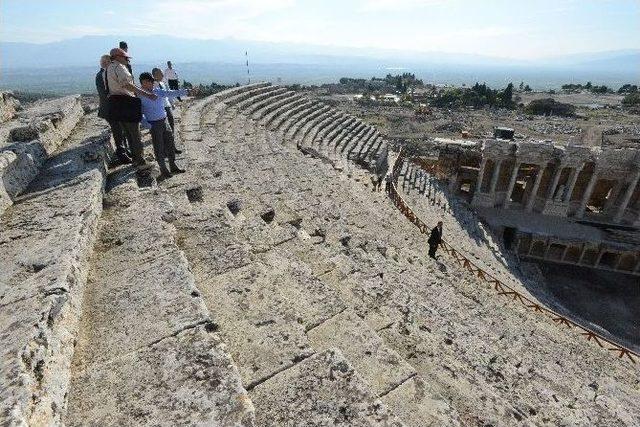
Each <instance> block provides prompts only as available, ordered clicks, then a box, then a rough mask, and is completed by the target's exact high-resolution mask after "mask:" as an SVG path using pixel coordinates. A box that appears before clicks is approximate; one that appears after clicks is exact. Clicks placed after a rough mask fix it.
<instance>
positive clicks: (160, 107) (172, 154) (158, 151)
mask: <svg viewBox="0 0 640 427" xmlns="http://www.w3.org/2000/svg"><path fill="white" fill-rule="evenodd" d="M154 83H155V80H154V78H153V76H152V75H151V74H150V73H142V74H140V85H141V86H142V88H143V89H144V90H147V91H150V92H153V93H154V94H155V95H157V99H155V100H152V99H144V98H143V99H142V114H143V116H144V120H143V126H145V127H150V128H151V141H152V143H153V152H154V154H155V156H156V161H157V162H158V166H159V167H160V177H159V178H158V179H159V180H165V179H167V178H170V177H171V176H172V174H174V173H183V172H185V171H184V169H180V168H179V167H178V165H176V147H175V141H174V138H173V132H172V131H171V126H169V123H168V121H167V111H166V110H165V102H164V100H165V98H170V97H177V96H187V95H188V94H189V93H188V91H187V90H186V89H179V90H164V89H161V88H159V87H155V88H154ZM165 157H167V158H168V159H169V169H167V165H166V164H165V161H164V159H165Z"/></svg>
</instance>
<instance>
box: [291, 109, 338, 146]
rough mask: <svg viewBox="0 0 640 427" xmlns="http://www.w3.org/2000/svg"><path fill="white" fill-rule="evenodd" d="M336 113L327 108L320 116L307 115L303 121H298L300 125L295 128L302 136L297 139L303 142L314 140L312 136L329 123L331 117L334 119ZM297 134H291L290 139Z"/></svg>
mask: <svg viewBox="0 0 640 427" xmlns="http://www.w3.org/2000/svg"><path fill="white" fill-rule="evenodd" d="M336 114H337V111H336V110H334V109H332V108H328V109H325V110H324V111H323V112H322V113H321V114H315V115H313V116H312V115H309V116H308V117H305V120H304V121H303V120H300V122H301V123H300V124H299V125H298V127H297V128H296V129H297V130H300V131H302V136H301V137H299V139H302V140H305V139H307V138H308V139H309V140H310V141H313V140H314V135H315V133H317V132H318V131H319V130H320V128H321V127H322V126H325V125H326V123H329V122H330V121H331V120H332V118H333V117H335V116H336ZM296 134H297V132H294V133H292V134H291V139H294V138H295V137H296Z"/></svg>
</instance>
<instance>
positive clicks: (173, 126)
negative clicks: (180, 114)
mask: <svg viewBox="0 0 640 427" xmlns="http://www.w3.org/2000/svg"><path fill="white" fill-rule="evenodd" d="M164 111H166V112H167V120H169V126H171V132H173V133H175V132H176V125H175V123H174V121H173V112H172V111H171V107H164Z"/></svg>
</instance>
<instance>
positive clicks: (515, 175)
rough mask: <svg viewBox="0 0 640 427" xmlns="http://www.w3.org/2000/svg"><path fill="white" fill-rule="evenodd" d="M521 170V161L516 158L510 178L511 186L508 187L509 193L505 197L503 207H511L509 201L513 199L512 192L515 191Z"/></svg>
mask: <svg viewBox="0 0 640 427" xmlns="http://www.w3.org/2000/svg"><path fill="white" fill-rule="evenodd" d="M519 170H520V162H519V161H517V160H516V163H515V164H514V165H513V169H512V171H511V178H509V186H508V187H507V194H506V196H505V198H504V203H503V204H502V207H503V208H504V209H507V208H508V207H509V202H510V201H511V193H512V192H513V187H514V186H515V185H516V179H517V178H518V171H519Z"/></svg>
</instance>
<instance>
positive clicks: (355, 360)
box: [307, 309, 415, 396]
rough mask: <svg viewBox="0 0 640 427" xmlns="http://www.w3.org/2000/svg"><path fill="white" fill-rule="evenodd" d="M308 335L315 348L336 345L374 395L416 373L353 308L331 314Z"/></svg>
mask: <svg viewBox="0 0 640 427" xmlns="http://www.w3.org/2000/svg"><path fill="white" fill-rule="evenodd" d="M307 336H308V337H309V340H310V341H311V344H312V345H313V346H314V348H316V349H318V350H323V349H328V348H331V347H336V348H339V349H340V351H342V353H343V354H344V355H345V356H346V357H347V358H348V359H349V360H350V361H351V363H352V364H353V366H354V368H355V369H356V370H357V371H358V373H360V375H361V376H362V378H363V379H364V380H365V381H366V382H367V384H369V386H370V387H371V390H372V391H373V393H374V394H375V395H376V396H378V395H381V394H383V393H386V392H388V391H389V390H391V389H393V388H395V387H396V386H397V385H398V384H401V383H402V382H404V381H406V380H407V378H409V377H410V376H412V375H414V374H415V371H414V370H413V368H412V367H411V366H409V365H408V364H407V362H405V361H404V360H403V359H402V357H400V355H399V354H398V353H396V352H395V351H393V350H391V349H390V348H389V347H387V346H386V345H385V344H384V343H383V341H382V339H380V337H379V336H378V335H377V334H376V333H375V332H374V331H373V330H372V329H370V328H369V326H368V325H367V324H366V323H365V322H364V321H363V320H362V319H360V318H359V317H358V316H357V315H356V314H355V313H354V312H353V311H352V310H349V309H347V310H345V311H344V312H342V313H340V314H338V315H336V316H334V317H332V318H331V319H329V320H327V321H326V322H324V323H322V324H321V325H319V326H318V327H317V328H314V329H312V330H311V331H309V332H308V333H307Z"/></svg>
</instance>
